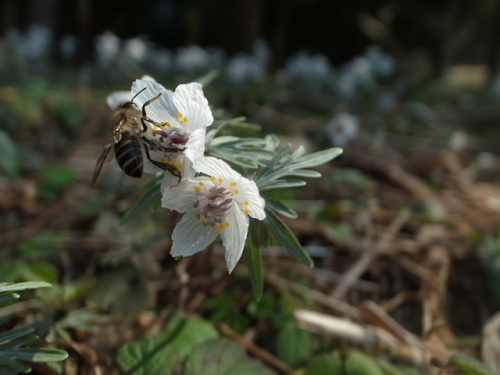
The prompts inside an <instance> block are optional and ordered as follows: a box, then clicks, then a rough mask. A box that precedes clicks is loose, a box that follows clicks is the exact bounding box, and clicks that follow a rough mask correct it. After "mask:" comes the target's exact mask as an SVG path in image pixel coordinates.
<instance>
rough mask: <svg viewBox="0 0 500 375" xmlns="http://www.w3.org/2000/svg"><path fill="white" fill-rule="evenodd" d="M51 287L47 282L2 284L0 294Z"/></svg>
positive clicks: (0, 284)
mask: <svg viewBox="0 0 500 375" xmlns="http://www.w3.org/2000/svg"><path fill="white" fill-rule="evenodd" d="M49 286H52V285H50V284H49V283H46V282H45V281H27V282H24V283H0V293H2V292H17V291H20V290H25V289H37V288H47V287H49Z"/></svg>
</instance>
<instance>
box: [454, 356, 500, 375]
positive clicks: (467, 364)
mask: <svg viewBox="0 0 500 375" xmlns="http://www.w3.org/2000/svg"><path fill="white" fill-rule="evenodd" d="M450 363H453V364H454V365H455V366H457V367H458V368H459V369H460V370H462V371H463V372H464V373H466V374H470V375H498V374H497V373H496V372H495V371H493V370H491V369H490V368H489V367H488V366H486V365H485V364H484V363H482V362H480V361H478V360H477V359H475V358H472V357H470V356H468V355H466V354H454V355H452V356H451V358H450Z"/></svg>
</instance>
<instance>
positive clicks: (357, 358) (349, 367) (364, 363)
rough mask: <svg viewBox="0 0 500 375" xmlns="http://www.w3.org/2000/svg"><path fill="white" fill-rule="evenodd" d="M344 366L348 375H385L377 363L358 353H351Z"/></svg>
mask: <svg viewBox="0 0 500 375" xmlns="http://www.w3.org/2000/svg"><path fill="white" fill-rule="evenodd" d="M344 366H345V372H346V374H347V375H384V372H383V371H382V369H381V368H380V366H378V365H377V362H375V361H374V360H373V359H372V358H370V357H369V356H367V355H366V354H363V353H361V352H358V351H352V352H350V353H349V355H348V356H347V358H346V360H345V364H344Z"/></svg>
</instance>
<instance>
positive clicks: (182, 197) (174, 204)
mask: <svg viewBox="0 0 500 375" xmlns="http://www.w3.org/2000/svg"><path fill="white" fill-rule="evenodd" d="M167 174H169V173H168V172H166V173H165V176H166V175H167ZM200 182H203V183H204V184H205V185H206V186H210V187H211V186H213V184H212V182H211V181H210V179H209V178H208V177H196V178H186V179H183V180H182V181H181V183H180V184H179V185H177V186H175V185H174V186H172V185H170V186H168V187H165V188H163V183H162V189H161V191H162V194H163V197H162V199H161V205H162V207H165V208H170V209H171V210H176V211H178V212H180V213H183V212H186V211H188V210H189V209H190V208H192V207H193V196H194V193H195V190H194V189H195V188H196V187H199V186H200ZM175 184H177V177H176V181H175ZM200 225H201V224H200Z"/></svg>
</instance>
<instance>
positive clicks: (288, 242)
mask: <svg viewBox="0 0 500 375" xmlns="http://www.w3.org/2000/svg"><path fill="white" fill-rule="evenodd" d="M264 221H265V223H266V224H267V225H268V226H269V229H270V230H271V232H272V233H273V234H274V236H275V237H276V239H277V240H278V241H279V242H280V243H281V244H282V245H283V246H284V247H285V249H287V251H288V252H289V253H290V255H291V256H293V257H294V258H295V259H297V260H298V261H299V262H301V263H302V264H304V265H306V266H308V267H312V266H313V265H314V263H313V260H312V259H311V257H310V256H309V254H307V253H306V251H305V250H304V248H303V247H302V245H301V244H300V242H299V241H298V240H297V238H296V237H295V235H294V234H293V232H292V231H291V230H290V228H288V226H287V225H286V224H285V223H284V222H283V221H282V220H281V219H280V218H279V217H278V216H277V215H276V214H275V213H274V212H273V211H271V210H270V209H269V208H266V218H265V220H264Z"/></svg>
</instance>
